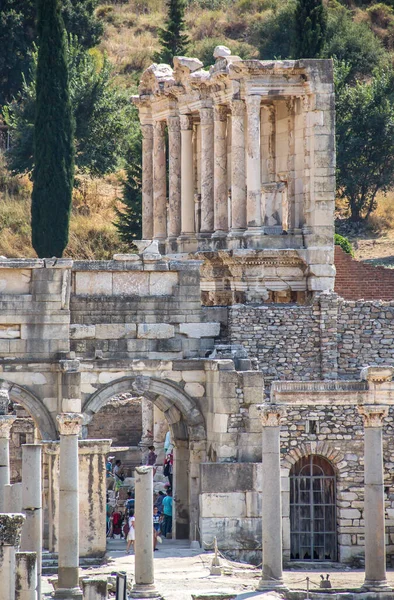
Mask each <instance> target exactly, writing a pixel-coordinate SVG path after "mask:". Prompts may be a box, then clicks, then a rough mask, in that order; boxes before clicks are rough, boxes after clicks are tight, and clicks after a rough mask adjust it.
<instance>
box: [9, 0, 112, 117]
mask: <svg viewBox="0 0 394 600" xmlns="http://www.w3.org/2000/svg"><path fill="white" fill-rule="evenodd" d="M98 2H99V0H63V1H62V14H63V19H64V22H65V26H66V29H67V32H68V33H69V34H71V35H76V36H77V37H78V39H79V42H80V44H81V45H82V46H83V47H84V48H91V47H93V46H94V45H96V44H97V43H98V42H99V40H100V37H101V36H102V34H103V24H102V22H101V21H100V20H99V19H98V18H97V17H96V15H95V9H96V6H97V5H98ZM35 21H36V3H35V0H1V9H0V40H1V44H0V107H1V106H2V105H3V104H5V103H6V102H8V101H9V100H10V99H11V98H12V96H14V95H15V94H17V93H18V92H19V91H20V89H21V88H22V84H23V77H25V78H27V77H28V75H29V71H30V68H31V61H32V51H33V43H34V42H36V41H37V30H36V25H35Z"/></svg>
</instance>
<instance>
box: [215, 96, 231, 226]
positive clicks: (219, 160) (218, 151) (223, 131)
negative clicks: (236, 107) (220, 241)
mask: <svg viewBox="0 0 394 600" xmlns="http://www.w3.org/2000/svg"><path fill="white" fill-rule="evenodd" d="M214 229H215V236H219V237H221V236H223V237H224V236H226V235H227V232H228V185H227V108H226V107H225V106H215V111H214Z"/></svg>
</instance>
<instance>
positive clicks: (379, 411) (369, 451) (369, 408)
mask: <svg viewBox="0 0 394 600" xmlns="http://www.w3.org/2000/svg"><path fill="white" fill-rule="evenodd" d="M358 411H359V413H360V414H361V415H362V416H363V418H364V486H365V487H364V521H365V581H364V585H363V589H365V590H368V591H381V590H387V589H390V588H389V587H388V585H387V579H386V544H385V523H384V477H383V429H382V428H383V419H384V417H387V415H388V407H387V406H383V405H379V404H364V405H362V406H359V407H358Z"/></svg>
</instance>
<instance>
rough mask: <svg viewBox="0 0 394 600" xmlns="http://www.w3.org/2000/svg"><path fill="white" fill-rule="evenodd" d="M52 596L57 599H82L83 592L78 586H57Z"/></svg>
mask: <svg viewBox="0 0 394 600" xmlns="http://www.w3.org/2000/svg"><path fill="white" fill-rule="evenodd" d="M53 598H57V599H58V600H83V594H82V590H81V588H80V587H75V588H57V590H55V591H54V592H53Z"/></svg>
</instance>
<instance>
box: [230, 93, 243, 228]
mask: <svg viewBox="0 0 394 600" xmlns="http://www.w3.org/2000/svg"><path fill="white" fill-rule="evenodd" d="M231 136H232V148H231V231H232V232H234V233H237V232H242V231H244V229H245V228H246V165H245V103H244V101H243V100H233V101H232V103H231Z"/></svg>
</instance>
